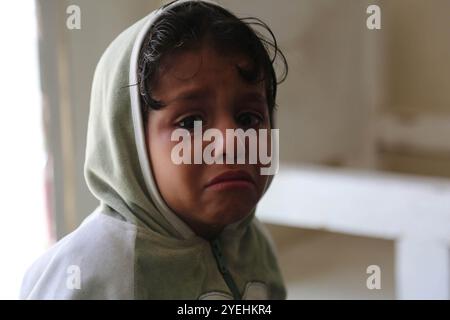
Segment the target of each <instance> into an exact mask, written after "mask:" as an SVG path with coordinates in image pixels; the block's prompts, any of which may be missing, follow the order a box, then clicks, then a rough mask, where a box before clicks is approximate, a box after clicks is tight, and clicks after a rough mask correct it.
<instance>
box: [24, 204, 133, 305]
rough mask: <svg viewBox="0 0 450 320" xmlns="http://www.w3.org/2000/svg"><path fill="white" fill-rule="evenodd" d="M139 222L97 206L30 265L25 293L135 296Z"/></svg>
mask: <svg viewBox="0 0 450 320" xmlns="http://www.w3.org/2000/svg"><path fill="white" fill-rule="evenodd" d="M135 237H136V227H135V226H134V225H132V224H129V223H126V222H124V221H120V220H118V219H116V218H113V217H109V216H107V215H105V214H102V213H98V212H94V213H93V214H91V216H89V217H88V218H87V219H86V220H85V221H84V222H83V223H82V224H81V225H80V226H79V227H78V228H77V229H76V230H75V231H73V232H72V233H70V234H69V235H67V236H66V237H64V238H63V239H61V240H60V241H58V242H57V243H56V244H55V245H54V246H53V247H51V248H50V249H49V250H48V251H47V252H46V253H45V254H43V255H42V256H41V257H40V258H39V259H38V260H37V261H36V262H35V263H34V264H33V265H32V266H31V267H30V269H29V270H28V272H27V274H26V275H25V277H24V281H23V284H22V289H21V298H23V299H132V298H133V296H134V292H133V291H134V288H133V287H134V286H133V282H134V279H133V277H134V243H135Z"/></svg>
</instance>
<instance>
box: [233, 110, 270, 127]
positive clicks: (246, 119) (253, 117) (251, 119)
mask: <svg viewBox="0 0 450 320" xmlns="http://www.w3.org/2000/svg"><path fill="white" fill-rule="evenodd" d="M236 120H237V122H238V124H239V125H240V126H242V127H243V128H252V127H257V126H259V125H261V124H262V122H263V121H264V118H263V117H262V116H261V115H259V114H256V113H252V112H246V113H242V114H240V115H239V116H238V117H237V119H236Z"/></svg>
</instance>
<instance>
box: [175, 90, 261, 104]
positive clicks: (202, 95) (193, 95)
mask: <svg viewBox="0 0 450 320" xmlns="http://www.w3.org/2000/svg"><path fill="white" fill-rule="evenodd" d="M212 95H213V92H212V91H210V90H208V89H206V88H200V89H193V90H188V91H185V92H182V93H180V94H179V95H177V96H176V97H175V98H174V99H172V101H171V102H175V101H179V100H182V101H193V102H196V101H204V100H207V99H210V98H211V97H212ZM236 101H237V102H239V103H251V102H257V103H266V102H267V101H266V98H265V97H264V95H262V94H261V93H260V92H258V91H250V92H246V93H243V94H241V95H239V96H238V97H237V98H236Z"/></svg>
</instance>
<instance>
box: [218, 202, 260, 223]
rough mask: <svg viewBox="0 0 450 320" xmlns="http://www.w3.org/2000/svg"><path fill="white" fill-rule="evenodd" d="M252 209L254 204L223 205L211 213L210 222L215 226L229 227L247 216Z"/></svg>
mask: <svg viewBox="0 0 450 320" xmlns="http://www.w3.org/2000/svg"><path fill="white" fill-rule="evenodd" d="M254 207H255V204H254V203H245V204H244V203H239V204H235V205H233V204H232V203H228V204H224V205H222V206H220V207H218V208H217V209H216V210H214V211H213V214H212V220H214V222H215V223H217V224H222V225H229V224H232V223H235V222H237V221H239V220H241V219H243V218H245V217H246V216H248V215H249V214H250V212H251V211H252V210H253V208H254Z"/></svg>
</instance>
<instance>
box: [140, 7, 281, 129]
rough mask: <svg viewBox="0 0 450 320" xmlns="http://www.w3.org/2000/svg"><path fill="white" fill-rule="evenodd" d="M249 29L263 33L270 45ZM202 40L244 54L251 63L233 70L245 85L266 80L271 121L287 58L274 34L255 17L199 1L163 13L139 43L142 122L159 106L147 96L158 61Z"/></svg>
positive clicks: (159, 102)
mask: <svg viewBox="0 0 450 320" xmlns="http://www.w3.org/2000/svg"><path fill="white" fill-rule="evenodd" d="M173 2H176V1H173ZM173 2H171V3H173ZM171 3H169V4H171ZM169 4H166V5H165V6H164V7H163V8H165V7H166V6H168V5H169ZM252 26H257V27H260V28H262V29H264V30H265V31H267V32H268V34H269V35H270V37H271V40H269V39H267V38H266V37H264V36H263V35H262V34H261V33H259V32H258V31H256V30H254V29H253V28H252ZM206 39H207V40H210V41H211V43H210V44H211V45H212V46H213V47H214V48H216V49H219V50H220V52H226V53H240V54H244V55H245V56H246V57H247V58H249V59H250V60H251V67H250V68H248V69H247V68H246V69H244V68H242V67H239V66H236V68H237V70H238V72H239V74H240V76H241V77H242V78H243V79H244V80H245V81H247V82H250V83H257V82H259V81H265V87H266V96H267V104H268V107H269V114H270V118H271V122H272V115H273V110H274V109H275V108H276V102H275V100H276V92H277V85H278V84H279V83H281V82H282V81H284V80H285V79H286V77H287V73H288V65H287V61H286V58H285V56H284V55H283V53H282V52H281V50H280V49H279V48H278V45H277V41H276V39H275V36H274V34H273V33H272V31H271V30H270V28H269V27H268V26H267V24H265V23H264V22H263V21H261V20H260V19H258V18H253V17H247V18H238V17H236V16H235V15H233V14H232V13H230V12H229V11H227V10H225V9H223V8H221V7H219V6H217V5H214V4H210V3H206V2H201V1H188V2H185V3H180V4H178V5H177V6H175V7H173V8H171V9H166V10H165V11H164V12H163V13H162V14H161V16H160V17H158V19H157V20H156V21H155V23H154V24H153V26H152V27H151V29H150V30H149V32H148V34H147V36H146V38H145V40H144V43H143V46H142V49H141V52H140V55H139V65H138V67H139V77H138V79H139V80H138V81H139V83H138V85H139V91H140V95H141V98H142V99H141V100H142V102H143V103H142V108H143V109H142V112H143V115H144V119H145V120H146V119H147V116H148V112H149V108H150V109H153V110H158V109H161V108H162V107H164V104H163V103H162V102H161V101H157V100H155V99H153V98H152V96H151V84H152V83H153V82H154V81H155V80H156V79H155V78H156V77H157V73H158V69H159V65H160V62H161V59H162V58H163V57H164V56H165V55H166V54H168V53H171V52H175V51H180V50H186V49H189V48H192V47H194V46H195V45H199V44H201V43H202V41H204V40H206ZM270 53H272V56H271V55H270ZM277 57H281V59H282V64H283V66H284V73H283V77H282V78H281V80H279V81H278V80H277V76H276V72H275V69H274V63H275V60H276V58H277Z"/></svg>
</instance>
